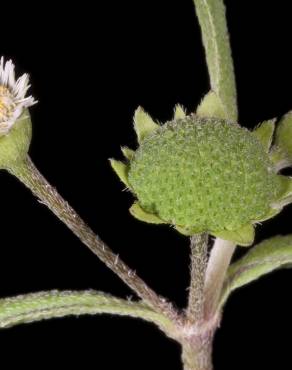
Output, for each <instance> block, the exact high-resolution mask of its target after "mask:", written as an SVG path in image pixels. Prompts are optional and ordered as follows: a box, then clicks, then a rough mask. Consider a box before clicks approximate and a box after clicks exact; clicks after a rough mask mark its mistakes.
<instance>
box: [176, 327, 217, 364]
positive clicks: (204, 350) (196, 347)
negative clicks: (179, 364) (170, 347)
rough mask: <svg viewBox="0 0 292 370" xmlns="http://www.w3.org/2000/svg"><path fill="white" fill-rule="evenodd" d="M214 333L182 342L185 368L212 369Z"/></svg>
mask: <svg viewBox="0 0 292 370" xmlns="http://www.w3.org/2000/svg"><path fill="white" fill-rule="evenodd" d="M212 342H213V334H210V335H207V336H206V337H205V338H200V339H199V340H198V339H195V340H194V341H192V340H189V341H187V342H185V343H183V344H182V361H183V365H184V370H212V369H213V364H212Z"/></svg>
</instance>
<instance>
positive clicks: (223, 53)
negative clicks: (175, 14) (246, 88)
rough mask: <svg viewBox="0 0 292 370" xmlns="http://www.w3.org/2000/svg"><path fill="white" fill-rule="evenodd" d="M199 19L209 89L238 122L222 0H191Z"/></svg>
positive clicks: (228, 113)
mask: <svg viewBox="0 0 292 370" xmlns="http://www.w3.org/2000/svg"><path fill="white" fill-rule="evenodd" d="M193 1H194V4H195V7H196V13H197V16H198V19H199V23H200V27H201V31H202V38H203V44H204V47H205V53H206V60H207V65H208V70H209V76H210V83H211V89H212V90H213V91H214V92H215V93H216V94H217V95H218V97H219V98H220V100H221V102H222V104H223V106H224V110H225V112H226V115H227V116H228V118H229V119H230V120H231V121H234V122H237V118H238V113H237V97H236V85H235V76H234V71H233V61H232V55H231V48H230V42H229V35H228V29H227V24H226V16H225V6H224V3H223V1H222V0H193Z"/></svg>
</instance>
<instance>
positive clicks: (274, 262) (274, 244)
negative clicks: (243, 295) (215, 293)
mask: <svg viewBox="0 0 292 370" xmlns="http://www.w3.org/2000/svg"><path fill="white" fill-rule="evenodd" d="M291 262H292V235H286V236H282V235H278V236H275V237H273V238H270V239H266V240H264V241H262V242H261V243H259V244H258V245H256V246H255V247H253V248H252V249H251V250H250V251H249V252H248V253H246V255H245V256H243V257H242V258H241V259H240V260H238V261H236V262H235V263H233V264H231V265H230V267H229V269H228V272H227V277H226V280H225V284H224V289H223V293H222V297H221V304H220V306H222V305H223V304H224V303H225V302H226V300H227V298H228V296H229V295H230V294H231V292H233V291H234V290H235V289H237V288H240V287H242V286H244V285H246V284H248V283H250V282H252V281H255V280H257V279H258V278H260V277H261V276H263V275H266V274H268V273H269V272H272V271H274V270H276V269H279V268H280V267H284V266H285V265H287V264H289V263H291Z"/></svg>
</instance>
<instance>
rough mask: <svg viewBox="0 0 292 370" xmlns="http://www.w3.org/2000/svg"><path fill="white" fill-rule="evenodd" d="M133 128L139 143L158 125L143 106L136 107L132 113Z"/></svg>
mask: <svg viewBox="0 0 292 370" xmlns="http://www.w3.org/2000/svg"><path fill="white" fill-rule="evenodd" d="M134 128H135V131H136V134H137V138H138V143H139V144H140V143H141V142H142V141H143V140H144V139H145V137H147V136H148V135H150V134H151V133H152V132H153V131H155V130H157V129H158V128H159V125H157V124H156V123H155V122H154V121H153V119H152V118H151V117H150V116H149V114H148V113H146V112H145V111H144V110H143V108H141V107H138V109H137V110H136V111H135V114H134Z"/></svg>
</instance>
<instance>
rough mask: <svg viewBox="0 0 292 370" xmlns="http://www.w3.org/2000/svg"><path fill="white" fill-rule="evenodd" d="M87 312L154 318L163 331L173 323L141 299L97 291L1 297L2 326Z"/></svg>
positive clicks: (52, 292) (0, 319)
mask: <svg viewBox="0 0 292 370" xmlns="http://www.w3.org/2000/svg"><path fill="white" fill-rule="evenodd" d="M84 314H87V315H88V314H90V315H94V314H116V315H122V316H131V317H136V318H141V319H144V320H147V321H151V322H153V323H155V324H157V325H158V326H159V327H160V328H161V329H162V330H163V331H165V332H168V331H170V329H171V328H172V322H171V321H170V320H168V319H167V318H166V317H165V316H163V315H159V314H158V313H156V312H155V311H153V310H152V309H151V308H150V307H148V306H147V305H145V304H144V303H141V302H130V301H126V300H124V299H119V298H116V297H112V296H110V295H109V294H105V293H101V292H94V291H75V292H74V291H62V292H60V291H57V290H54V291H49V292H39V293H32V294H26V295H20V296H17V297H12V298H4V299H0V328H7V327H11V326H14V325H18V324H23V323H28V322H34V321H40V320H45V319H52V318H57V317H64V316H68V315H78V316H79V315H84Z"/></svg>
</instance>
